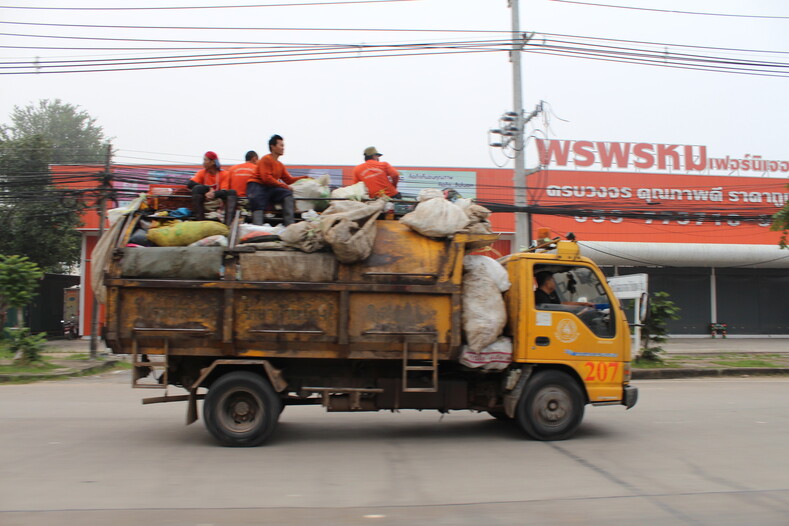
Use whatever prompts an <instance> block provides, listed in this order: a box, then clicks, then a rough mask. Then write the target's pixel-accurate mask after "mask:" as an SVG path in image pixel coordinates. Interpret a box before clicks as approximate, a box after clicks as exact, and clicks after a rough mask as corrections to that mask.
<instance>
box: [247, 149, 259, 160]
mask: <svg viewBox="0 0 789 526" xmlns="http://www.w3.org/2000/svg"><path fill="white" fill-rule="evenodd" d="M257 156H258V154H257V152H256V151H255V150H249V151H248V152H247V154H246V155H245V156H244V160H245V161H246V162H249V161H251V160H252V158H253V157H257Z"/></svg>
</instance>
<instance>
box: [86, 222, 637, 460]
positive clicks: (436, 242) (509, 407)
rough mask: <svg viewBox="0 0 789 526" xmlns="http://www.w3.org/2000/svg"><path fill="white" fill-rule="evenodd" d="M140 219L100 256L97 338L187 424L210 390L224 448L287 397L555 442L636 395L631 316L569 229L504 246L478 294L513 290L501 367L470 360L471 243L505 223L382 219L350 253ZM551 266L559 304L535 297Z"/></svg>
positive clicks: (241, 442) (210, 423)
mask: <svg viewBox="0 0 789 526" xmlns="http://www.w3.org/2000/svg"><path fill="white" fill-rule="evenodd" d="M138 221H139V216H138V215H137V214H130V215H128V216H127V217H125V218H123V219H122V220H120V221H119V222H118V223H117V224H116V225H115V227H113V228H112V229H111V231H110V232H109V233H108V235H107V236H106V237H105V238H104V239H103V240H102V244H101V247H102V254H99V255H97V257H99V256H101V257H103V259H104V261H105V264H104V267H103V276H102V280H101V281H102V282H103V288H102V290H101V291H100V292H101V294H102V296H103V297H104V299H105V306H106V311H105V312H106V315H105V325H104V329H103V330H104V338H105V340H106V342H107V344H108V346H109V347H110V348H111V349H112V352H114V353H118V354H127V355H131V358H132V361H133V370H132V384H133V386H134V387H140V388H158V389H164V390H165V392H164V394H163V395H162V396H157V397H152V398H146V399H144V400H143V403H160V402H171V401H185V402H187V407H188V409H187V424H190V423H192V422H194V421H196V420H197V419H198V401H201V400H202V406H203V411H202V412H203V418H204V421H205V425H206V427H207V429H208V431H209V432H210V433H211V434H212V435H213V436H214V437H215V438H216V439H217V441H218V442H219V443H220V444H222V445H225V446H257V445H260V444H262V443H263V442H265V441H266V439H267V438H268V437H270V436H271V434H272V433H273V432H274V430H275V428H276V425H277V421H278V419H279V416H280V414H281V412H282V411H283V409H284V407H285V406H299V405H307V404H320V405H322V406H324V407H325V408H326V409H327V410H328V411H378V410H382V409H386V410H402V409H420V410H424V409H435V410H438V411H440V412H448V411H453V410H461V409H464V410H472V411H479V412H487V413H489V414H490V415H491V416H493V417H495V418H497V419H501V420H512V421H515V422H517V424H518V425H520V426H521V427H522V428H523V430H524V431H525V433H526V434H528V435H529V436H530V437H532V438H534V439H537V440H562V439H566V438H568V437H570V436H571V435H572V434H573V433H574V432H575V431H576V430H577V428H578V426H579V425H580V423H581V420H582V418H583V414H584V409H585V406H586V405H587V404H591V405H623V406H625V407H626V408H631V407H633V405H635V403H636V400H637V389H636V388H635V387H633V386H631V385H630V338H629V328H628V322H627V319H626V317H625V314H624V312H623V310H622V308H621V307H620V305H619V303H618V301H617V300H616V298H615V297H614V295H613V294H612V292H611V289H610V288H609V286H608V284H607V283H606V280H605V277H604V275H603V273H602V272H601V271H600V269H599V268H598V267H597V266H596V265H595V264H594V262H592V261H591V260H590V259H588V258H585V257H582V256H580V254H579V249H578V246H577V244H576V243H574V242H571V241H556V243H555V244H554V247H555V250H550V251H548V250H546V251H535V252H521V253H515V254H512V255H509V256H506V257H505V258H502V259H501V260H500V261H501V265H502V266H503V268H504V269H506V275H507V277H508V278H509V282H510V286H509V289H508V290H507V291H506V292H505V293H503V295H502V292H500V290H499V289H498V288H496V287H495V286H491V287H488V288H489V290H487V292H485V294H490V295H502V301H503V305H504V306H505V308H504V310H505V315H506V323H505V325H504V327H503V329H502V334H501V337H502V338H504V339H505V341H507V342H510V343H509V346H508V348H507V349H506V350H504V351H501V350H498V351H496V353H495V356H496V359H495V360H493V361H492V362H495V364H496V367H495V368H491V367H488V366H487V365H490V364H487V365H483V366H478V365H479V364H478V363H475V360H477V359H478V358H479V357H480V356H483V357H484V353H485V350H482V351H480V352H478V353H473V352H472V353H469V352H468V351H469V348H468V338H467V335H466V333H465V330H464V323H466V321H467V320H466V318H467V317H468V312H466V311H465V310H464V305H465V304H466V303H465V298H464V290H465V289H468V288H469V286H470V285H469V282H468V279H469V277H468V276H466V278H465V279H464V256H465V255H466V254H467V253H468V252H470V251H473V250H476V249H479V248H480V247H484V246H487V245H489V244H491V243H492V242H493V241H494V240H495V239H497V237H498V236H497V234H485V233H483V234H472V233H463V232H459V233H455V234H454V235H451V236H448V237H447V238H444V239H432V238H429V237H425V236H422V235H419V234H417V233H416V232H414V231H412V230H410V229H409V228H408V227H407V226H405V225H404V224H402V223H401V222H399V221H397V220H392V219H379V220H377V224H376V227H377V233H376V235H375V241H374V245H373V247H372V253H371V255H370V256H369V257H367V258H366V259H364V260H363V261H359V262H356V263H350V264H346V263H341V262H339V261H338V260H337V258H336V257H334V255H333V254H332V253H331V252H315V253H304V252H300V251H294V250H284V251H283V250H278V251H270V250H254V249H250V248H248V247H246V246H244V245H241V244H236V243H235V241H234V240H233V239H232V236H231V243H230V245H229V246H227V247H221V246H219V247H148V248H138V247H128V246H127V244H128V241H129V237H130V236H131V235H132V233H133V232H134V231H135V228H136V224H137V222H138ZM96 261H97V262H98V261H100V259H96ZM97 264H98V263H97ZM545 273H549V274H550V275H551V277H552V278H553V279H554V281H555V285H556V291H555V295H556V296H557V297H558V299H559V302H549V303H539V304H537V303H536V301H538V300H539V298H537V297H536V295H535V290H536V281H535V276H537V275H540V274H543V275H545ZM476 288H477V290H479V287H476ZM477 350H478V351H479V349H477ZM464 354H465V356H466V358H468V356H471V357H472V359H464ZM168 387H169V389H168ZM175 388H182V389H183V390H182V391H178V390H176V389H175ZM178 392H180V393H181V394H177V393H178Z"/></svg>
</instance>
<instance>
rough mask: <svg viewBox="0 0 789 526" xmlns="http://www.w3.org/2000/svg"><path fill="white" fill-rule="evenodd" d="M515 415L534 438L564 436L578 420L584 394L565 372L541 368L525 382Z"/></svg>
mask: <svg viewBox="0 0 789 526" xmlns="http://www.w3.org/2000/svg"><path fill="white" fill-rule="evenodd" d="M515 416H516V418H517V420H518V424H520V426H521V427H522V428H523V430H524V431H526V433H527V434H528V435H529V436H530V437H532V438H534V439H537V440H564V439H566V438H569V437H570V436H571V435H572V434H573V433H575V430H576V429H578V426H579V425H580V424H581V420H582V419H583V416H584V396H583V393H582V392H581V388H580V387H578V384H577V383H576V382H575V380H573V378H571V377H570V376H569V375H568V374H566V373H563V372H561V371H542V372H539V373H537V374H535V375H534V376H533V377H532V378H531V380H530V381H529V383H528V384H527V385H526V389H525V390H524V391H523V395H522V396H521V399H520V403H518V407H517V409H516V415H515Z"/></svg>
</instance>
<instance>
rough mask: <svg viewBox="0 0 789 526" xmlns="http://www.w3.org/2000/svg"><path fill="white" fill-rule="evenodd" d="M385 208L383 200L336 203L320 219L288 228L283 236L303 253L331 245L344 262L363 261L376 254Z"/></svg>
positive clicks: (287, 243) (290, 244) (283, 239)
mask: <svg viewBox="0 0 789 526" xmlns="http://www.w3.org/2000/svg"><path fill="white" fill-rule="evenodd" d="M385 206H386V202H385V201H384V200H383V199H378V200H375V201H370V202H367V203H361V202H359V201H334V202H333V203H332V204H331V205H330V206H329V208H327V209H326V210H324V211H323V213H322V214H321V215H320V216H317V217H315V218H314V219H313V220H311V221H310V220H307V221H301V222H299V223H294V224H292V225H290V226H288V227H287V228H285V229H284V230H283V231H282V233H280V235H279V237H280V239H281V240H282V241H283V242H284V243H285V245H287V246H289V247H292V248H296V249H298V250H301V251H303V252H316V251H318V250H321V249H323V248H325V247H327V246H328V247H331V250H332V252H334V255H335V257H336V258H337V260H338V261H340V262H342V263H356V262H358V261H363V260H365V259H367V258H368V257H369V256H370V254H371V253H372V251H373V244H374V243H375V234H376V223H375V221H376V219H378V216H379V215H381V212H383V210H384V207H385Z"/></svg>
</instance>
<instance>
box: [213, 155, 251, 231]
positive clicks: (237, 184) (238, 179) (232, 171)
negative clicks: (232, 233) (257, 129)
mask: <svg viewBox="0 0 789 526" xmlns="http://www.w3.org/2000/svg"><path fill="white" fill-rule="evenodd" d="M244 158H245V159H246V162H243V163H241V164H236V165H234V166H231V167H230V168H228V170H227V171H226V172H223V173H225V174H227V175H226V177H223V178H221V179H220V180H219V190H218V191H217V192H216V193H215V194H214V195H215V196H216V197H218V198H219V199H222V200H223V201H224V202H225V223H226V224H228V225H229V224H230V223H231V222H232V221H233V219H234V217H235V215H236V208H237V207H238V199H239V198H245V197H246V195H247V181H248V180H249V178H250V177H251V176H252V174H254V173H255V168H256V167H257V162H258V154H257V153H255V152H254V151H252V150H250V151H248V152H247V154H246V156H245V157H244Z"/></svg>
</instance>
